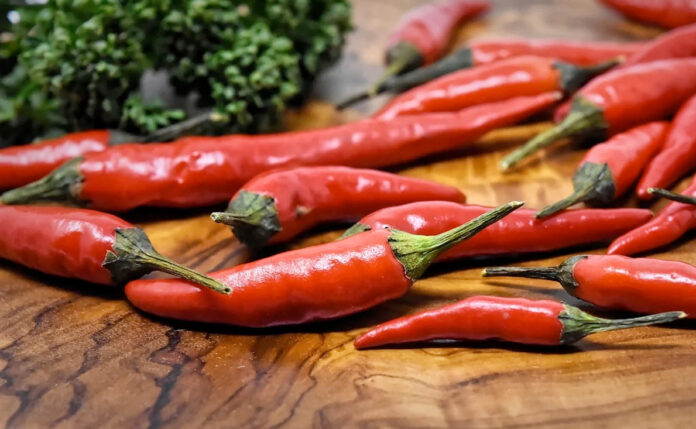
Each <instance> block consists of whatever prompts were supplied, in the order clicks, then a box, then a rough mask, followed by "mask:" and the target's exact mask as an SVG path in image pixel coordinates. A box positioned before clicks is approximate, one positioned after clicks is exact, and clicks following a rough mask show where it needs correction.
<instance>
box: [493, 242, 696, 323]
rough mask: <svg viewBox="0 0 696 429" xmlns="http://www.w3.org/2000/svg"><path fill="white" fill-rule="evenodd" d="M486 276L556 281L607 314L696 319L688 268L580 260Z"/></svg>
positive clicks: (609, 258)
mask: <svg viewBox="0 0 696 429" xmlns="http://www.w3.org/2000/svg"><path fill="white" fill-rule="evenodd" d="M483 275H484V277H494V276H508V277H524V278H533V279H545V280H553V281H557V282H559V283H560V284H561V286H563V289H565V290H566V292H568V293H569V294H571V295H573V296H575V297H578V298H580V299H582V300H584V301H587V302H589V303H592V304H595V305H598V306H600V307H605V308H612V309H618V310H629V311H634V312H636V313H658V312H661V311H684V312H686V314H687V317H689V318H693V317H696V267H694V266H692V265H689V264H685V263H684V262H677V261H664V260H660V259H649V258H629V257H626V256H619V255H589V256H587V255H578V256H573V257H570V258H568V259H566V260H565V261H564V262H563V263H562V264H560V265H558V266H556V267H493V268H486V269H485V270H484V271H483Z"/></svg>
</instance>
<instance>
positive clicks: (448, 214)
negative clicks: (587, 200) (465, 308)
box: [344, 201, 652, 260]
mask: <svg viewBox="0 0 696 429" xmlns="http://www.w3.org/2000/svg"><path fill="white" fill-rule="evenodd" d="M487 210H490V208H487V207H480V206H473V205H463V204H456V203H452V202H447V201H423V202H419V203H411V204H405V205H402V206H396V207H389V208H385V209H382V210H378V211H376V212H375V213H373V214H371V215H368V216H366V217H365V218H363V219H362V220H361V221H360V222H358V223H357V224H355V225H354V226H353V227H351V228H350V229H348V230H347V231H346V233H345V234H344V237H348V236H351V235H354V234H357V233H360V232H362V231H366V230H368V229H373V230H379V229H383V228H385V227H390V228H395V229H399V230H402V231H406V232H410V233H412V234H422V235H434V234H439V233H442V232H444V231H447V230H449V229H451V228H454V227H455V226H457V225H461V224H462V223H464V222H468V221H470V220H471V219H473V218H475V217H476V216H480V215H481V214H483V213H485V212H486V211H487ZM650 218H652V213H651V212H650V210H644V209H623V208H622V209H604V210H597V209H583V210H568V211H565V212H563V213H559V214H558V215H557V216H554V217H552V218H548V219H536V218H535V217H534V210H527V209H519V210H516V211H515V212H514V213H511V214H510V215H509V216H507V217H506V218H505V219H501V220H500V221H498V222H496V223H495V224H493V225H491V226H490V227H488V228H486V229H485V230H483V231H481V232H480V233H479V234H477V235H476V236H475V237H472V238H471V239H469V240H467V241H465V242H462V243H461V244H458V245H457V246H455V247H454V248H452V249H451V250H449V251H447V252H445V253H444V254H443V255H442V257H441V258H440V260H452V259H457V258H462V257H469V256H492V255H514V254H524V253H532V252H548V251H552V250H559V249H564V248H567V247H573V246H579V245H583V244H590V243H601V242H607V241H609V240H612V239H614V238H615V237H618V236H619V235H621V234H623V233H624V232H626V231H630V230H631V229H633V228H636V227H637V226H639V225H643V224H644V223H645V222H647V221H648V220H650Z"/></svg>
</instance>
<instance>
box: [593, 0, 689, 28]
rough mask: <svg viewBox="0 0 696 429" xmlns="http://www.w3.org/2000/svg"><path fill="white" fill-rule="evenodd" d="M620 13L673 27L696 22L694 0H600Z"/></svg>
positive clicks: (662, 25)
mask: <svg viewBox="0 0 696 429" xmlns="http://www.w3.org/2000/svg"><path fill="white" fill-rule="evenodd" d="M601 2H602V3H604V4H605V5H607V6H609V7H611V8H612V9H615V10H617V11H618V12H620V13H621V14H622V15H624V16H626V17H628V18H631V19H635V20H637V21H643V22H648V23H650V24H656V25H659V26H661V27H666V28H674V27H680V26H682V25H687V24H691V23H694V22H696V1H694V0H601Z"/></svg>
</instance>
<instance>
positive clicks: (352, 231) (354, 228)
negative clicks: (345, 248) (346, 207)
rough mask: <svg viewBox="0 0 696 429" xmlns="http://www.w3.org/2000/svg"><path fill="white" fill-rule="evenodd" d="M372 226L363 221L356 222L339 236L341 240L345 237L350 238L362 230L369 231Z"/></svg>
mask: <svg viewBox="0 0 696 429" xmlns="http://www.w3.org/2000/svg"><path fill="white" fill-rule="evenodd" d="M371 229H372V228H371V227H370V226H369V225H364V224H362V223H359V222H358V223H356V224H355V225H353V226H351V227H350V228H348V229H347V230H346V232H344V233H343V235H342V236H341V237H340V238H339V240H342V239H344V238H348V237H350V236H353V235H355V234H360V233H361V232H365V231H369V230H371Z"/></svg>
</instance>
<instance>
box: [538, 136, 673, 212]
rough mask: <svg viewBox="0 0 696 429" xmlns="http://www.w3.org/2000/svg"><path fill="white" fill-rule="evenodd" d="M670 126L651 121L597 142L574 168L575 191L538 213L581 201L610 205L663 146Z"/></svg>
mask: <svg viewBox="0 0 696 429" xmlns="http://www.w3.org/2000/svg"><path fill="white" fill-rule="evenodd" d="M668 130H669V123H668V122H650V123H648V124H645V125H641V126H638V127H635V128H632V129H630V130H628V131H626V132H623V133H620V134H617V135H615V136H614V137H612V138H610V139H609V140H607V141H606V142H604V143H602V144H599V145H597V146H594V147H593V148H592V149H590V150H589V151H588V152H587V154H585V157H584V158H583V159H582V161H580V167H579V168H578V169H577V171H576V172H575V176H574V177H573V186H574V187H575V191H574V192H573V193H572V194H571V195H569V196H568V197H566V198H564V199H562V200H560V201H558V202H556V203H554V204H551V205H549V206H547V207H546V208H544V209H542V210H540V211H539V212H538V213H537V217H546V216H550V215H552V214H554V213H557V212H559V211H561V210H563V209H566V208H568V207H570V206H572V205H574V204H577V203H580V202H586V203H587V204H590V205H596V206H608V205H609V204H611V203H612V202H613V201H614V200H615V199H616V198H618V197H620V196H621V195H623V194H624V193H625V192H626V191H627V190H628V188H629V187H630V186H631V185H632V184H633V183H635V181H636V180H637V179H638V176H640V172H641V171H642V170H643V168H644V167H645V166H646V165H647V164H648V163H649V162H650V160H651V159H652V157H653V156H654V155H655V154H656V153H657V152H658V151H659V150H660V149H661V148H662V143H663V141H664V137H665V135H666V134H667V131H668Z"/></svg>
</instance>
